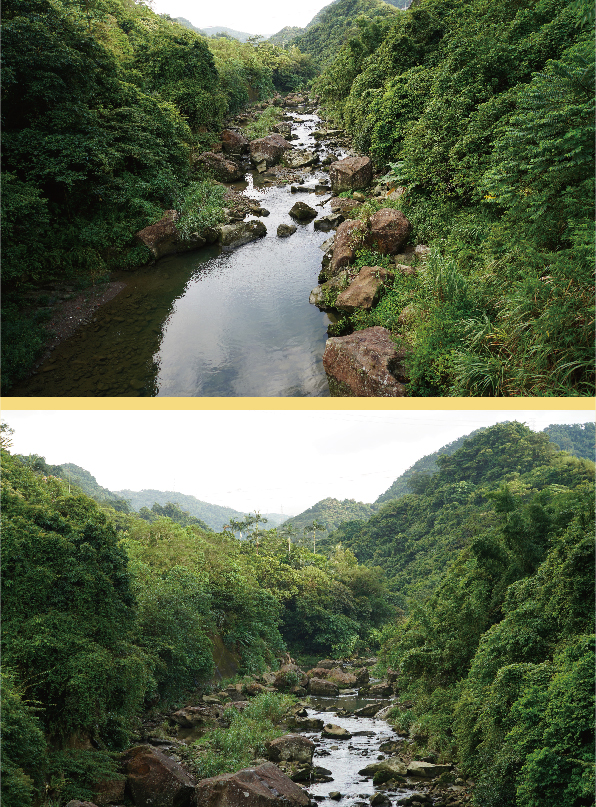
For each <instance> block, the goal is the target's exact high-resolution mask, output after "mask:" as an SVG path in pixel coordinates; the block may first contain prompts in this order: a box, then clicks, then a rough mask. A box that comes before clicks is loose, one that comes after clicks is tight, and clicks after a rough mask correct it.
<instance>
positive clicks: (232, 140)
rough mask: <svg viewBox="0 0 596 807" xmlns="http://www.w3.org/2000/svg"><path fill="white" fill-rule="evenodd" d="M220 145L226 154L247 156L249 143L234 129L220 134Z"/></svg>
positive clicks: (225, 130)
mask: <svg viewBox="0 0 596 807" xmlns="http://www.w3.org/2000/svg"><path fill="white" fill-rule="evenodd" d="M221 143H222V146H223V150H224V152H225V153H226V154H235V155H239V154H247V153H248V147H249V145H250V141H249V140H247V138H246V137H244V135H243V134H241V133H240V132H237V131H236V130H235V129H224V130H223V132H222V133H221Z"/></svg>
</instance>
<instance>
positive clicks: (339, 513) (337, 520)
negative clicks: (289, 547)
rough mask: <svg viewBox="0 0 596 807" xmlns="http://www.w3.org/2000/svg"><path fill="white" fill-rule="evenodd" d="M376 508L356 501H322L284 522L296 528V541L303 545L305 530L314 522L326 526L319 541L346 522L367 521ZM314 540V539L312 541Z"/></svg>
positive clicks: (318, 535) (319, 532) (319, 536)
mask: <svg viewBox="0 0 596 807" xmlns="http://www.w3.org/2000/svg"><path fill="white" fill-rule="evenodd" d="M376 509H377V508H376V507H375V506H374V505H371V504H365V503H364V502H357V501H356V500H355V499H344V500H343V501H339V499H332V498H327V499H322V500H321V501H320V502H317V503H316V504H313V506H312V507H309V508H308V510H305V511H304V512H303V513H299V514H298V515H297V516H293V517H292V518H289V519H288V520H287V521H284V524H292V526H294V527H296V530H297V534H296V538H295V540H296V541H297V542H298V543H301V542H302V540H303V536H304V529H305V528H308V527H309V526H310V525H311V524H312V523H313V521H318V522H319V523H320V524H324V525H325V529H323V530H320V531H318V532H317V540H319V538H321V539H322V538H324V537H326V536H327V534H328V533H330V532H333V531H334V530H335V529H337V527H339V525H340V524H343V522H344V521H352V520H354V519H359V520H366V519H367V518H370V516H371V515H372V514H373V513H374V512H375V511H376ZM311 540H312V539H311Z"/></svg>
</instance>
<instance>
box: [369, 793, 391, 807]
mask: <svg viewBox="0 0 596 807" xmlns="http://www.w3.org/2000/svg"><path fill="white" fill-rule="evenodd" d="M370 803H371V806H372V807H389V805H390V804H391V801H390V800H389V797H388V796H387V794H386V793H374V794H373V795H372V796H371V797H370Z"/></svg>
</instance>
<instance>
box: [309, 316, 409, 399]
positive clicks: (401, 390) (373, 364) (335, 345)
mask: <svg viewBox="0 0 596 807" xmlns="http://www.w3.org/2000/svg"><path fill="white" fill-rule="evenodd" d="M404 357H405V353H404V351H403V350H400V349H398V348H397V346H396V345H395V343H394V342H393V340H392V339H391V334H390V333H389V331H388V330H387V329H386V328H381V327H379V326H375V327H374V328H366V329H365V330H362V331H356V332H355V333H353V334H350V335H349V336H337V337H332V338H331V339H328V340H327V344H326V346H325V352H324V354H323V366H324V368H325V372H326V373H327V375H328V376H330V377H331V379H332V380H333V381H335V382H336V390H337V392H339V394H341V395H348V396H349V395H353V396H358V397H367V398H370V397H384V398H390V397H403V396H404V395H405V394H406V389H405V386H404V383H403V382H404V381H405V370H404V368H403V359H404Z"/></svg>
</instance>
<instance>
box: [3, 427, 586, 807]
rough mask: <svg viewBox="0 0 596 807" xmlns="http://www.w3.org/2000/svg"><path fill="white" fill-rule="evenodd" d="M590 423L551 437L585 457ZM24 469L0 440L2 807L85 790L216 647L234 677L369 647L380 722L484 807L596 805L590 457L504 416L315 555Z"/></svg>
mask: <svg viewBox="0 0 596 807" xmlns="http://www.w3.org/2000/svg"><path fill="white" fill-rule="evenodd" d="M591 426H592V424H586V425H585V426H584V427H561V426H558V427H553V430H554V431H555V432H556V434H557V437H558V439H559V440H560V441H561V442H563V438H565V439H566V441H567V443H568V445H569V446H572V445H575V446H576V448H577V449H578V450H579V452H580V453H588V454H589V453H590V452H589V451H586V445H584V446H583V448H582V443H585V444H587V443H589V442H590V441H591V443H592V446H593V442H594V438H593V427H592V428H590V427H591ZM584 432H585V434H584ZM591 455H592V456H593V448H592V453H591ZM34 460H35V461H34V462H29V461H28V458H26V457H22V456H20V455H15V454H13V453H12V452H11V430H10V428H9V427H6V426H5V427H3V432H2V502H1V503H2V524H3V541H2V581H3V586H2V593H3V606H4V609H3V611H4V620H3V622H4V629H3V636H2V653H3V673H2V687H3V698H2V735H3V755H2V772H3V776H2V796H3V802H4V803H5V804H6V805H7V807H17V806H18V807H28V806H29V805H35V804H39V803H43V804H45V805H47V807H50V805H51V806H52V807H57V806H58V805H63V804H65V803H66V802H67V801H69V800H70V799H73V798H78V799H92V798H93V795H94V783H96V782H97V781H98V780H101V779H105V778H109V777H113V776H117V765H118V758H119V754H120V753H121V752H122V751H123V750H124V749H126V748H127V747H128V746H129V745H130V744H131V743H132V744H134V742H135V738H136V737H137V736H138V727H139V718H140V716H141V715H142V714H144V713H148V712H151V710H152V709H155V708H158V709H162V710H163V709H166V708H168V707H176V708H179V705H180V704H181V703H184V702H186V701H185V699H186V698H188V697H189V696H190V695H191V694H192V693H193V692H195V693H196V692H197V691H199V692H209V691H210V689H211V687H212V685H213V684H212V681H213V680H214V679H213V674H214V669H215V667H216V661H215V657H216V655H217V654H216V647H218V646H220V645H221V646H225V647H226V648H228V651H229V652H230V653H232V654H233V655H234V657H235V658H236V659H237V660H238V664H239V671H240V673H241V674H246V675H250V674H253V675H254V674H258V673H262V672H263V671H265V670H276V669H279V665H280V664H281V660H282V658H283V654H284V653H285V652H286V651H288V650H289V651H290V652H291V653H292V655H294V656H296V657H297V658H304V659H309V658H313V657H315V658H316V657H323V656H324V657H327V658H332V659H333V658H335V659H342V658H344V659H345V658H350V657H355V656H357V655H358V654H361V653H363V652H364V653H366V652H368V653H370V652H376V653H377V654H378V657H379V672H380V673H381V674H382V673H383V671H384V670H385V669H386V668H387V667H390V668H392V669H398V670H399V671H400V692H399V701H398V706H397V707H396V708H395V709H394V711H393V712H392V713H391V715H390V717H389V720H390V721H392V722H393V724H394V725H395V727H396V728H397V730H398V731H399V732H402V733H405V734H406V736H407V735H408V733H409V735H410V736H411V737H414V738H415V740H414V741H413V742H415V744H416V745H415V748H417V749H420V751H421V752H422V753H425V754H427V755H428V754H432V755H434V758H437V759H440V760H443V761H448V762H452V763H455V764H457V765H458V766H459V768H460V769H461V770H462V771H465V772H466V774H467V775H468V776H471V777H473V778H474V780H475V782H476V786H475V789H474V799H475V804H476V805H478V807H492V806H493V805H494V807H508V806H509V805H511V807H514V806H516V807H517V806H518V805H519V807H537V806H538V805H546V804H549V805H554V807H568V805H574V806H575V807H582V805H589V804H591V803H592V802H591V801H590V799H591V798H592V797H593V775H594V769H593V726H592V713H593V665H594V659H593V655H594V648H593V636H592V634H593V631H594V627H593V620H594V613H593V611H594V609H593V603H594V573H593V571H594V570H593V566H594V463H593V462H592V461H591V460H589V459H584V458H583V457H578V456H574V455H573V454H571V453H569V452H567V451H565V450H561V449H560V448H559V445H557V444H556V443H555V442H553V441H551V440H550V439H549V436H548V434H547V433H535V432H532V431H531V430H530V429H528V428H527V427H526V426H524V425H522V424H519V423H505V424H500V425H497V426H493V427H490V428H488V429H484V430H481V431H480V432H477V433H474V434H473V435H471V436H469V437H468V439H466V440H462V444H461V446H460V447H459V448H457V449H456V450H455V451H452V452H451V453H443V454H440V455H439V456H438V457H437V459H436V464H437V469H436V470H435V471H434V472H432V473H424V474H418V475H414V476H413V477H411V478H410V481H409V491H408V492H407V493H406V494H405V495H402V496H400V497H399V498H398V499H390V500H388V501H385V502H383V503H380V505H379V509H378V511H377V512H373V513H372V514H371V515H370V517H369V518H368V520H366V521H354V520H352V521H348V522H346V523H344V524H342V525H340V526H339V528H338V529H336V530H335V531H334V532H332V533H331V534H330V535H328V537H326V538H325V540H324V541H320V542H317V543H316V544H315V545H312V546H311V545H309V544H308V543H307V544H304V542H303V541H302V540H300V538H301V537H302V536H296V530H295V528H294V529H293V530H292V529H290V530H287V529H284V525H281V526H280V527H277V528H274V529H266V528H265V525H263V526H261V525H260V523H259V521H258V520H257V521H256V522H255V521H253V524H252V527H251V528H250V529H249V530H248V531H245V532H244V534H243V539H242V540H239V539H238V538H236V537H234V535H233V534H232V532H231V530H230V529H228V530H225V529H224V530H223V531H221V532H219V533H217V532H213V531H212V530H209V529H208V528H206V525H204V524H202V523H201V522H200V521H199V520H198V519H196V518H194V517H191V516H189V515H188V514H186V513H184V511H182V510H181V508H180V507H179V506H178V505H173V506H166V507H163V506H161V505H156V506H154V507H153V508H152V509H151V510H149V508H144V510H145V511H146V512H141V513H140V514H133V513H131V512H125V509H126V508H124V509H119V510H116V509H114V507H113V506H112V502H109V501H102V502H96V501H94V500H93V499H91V498H90V497H89V496H87V495H86V494H84V493H82V492H81V491H80V489H78V488H77V487H76V486H74V485H69V483H68V482H67V481H65V480H63V479H60V478H58V477H55V476H53V475H51V474H47V473H46V468H44V466H43V461H42V460H41V459H40V458H39V457H34ZM311 537H312V536H311ZM313 550H316V551H313ZM283 697H284V698H286V697H289V696H286V695H284V696H283ZM176 704H178V706H176ZM402 704H405V706H402ZM270 707H271V708H273V706H271V705H270ZM268 708H269V707H268ZM201 759H202V760H203V762H202V763H201V764H203V765H204V766H205V765H207V766H208V765H210V764H211V763H209V762H208V760H209V757H207V758H203V757H201ZM205 759H206V760H207V761H205ZM218 759H219V761H218V762H217V766H219V767H216V768H215V770H216V772H218V773H219V772H225V771H226V770H230V768H229V767H228V768H225V764H224V761H222V759H221V758H218ZM234 761H235V760H234V759H232V760H231V761H230V760H228V763H227V764H228V765H230V764H231V765H233V764H234ZM213 764H214V765H215V762H214V763H213ZM202 770H204V771H205V770H213V767H211V768H209V767H203V768H202ZM204 775H212V774H208V773H206V774H204Z"/></svg>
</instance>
